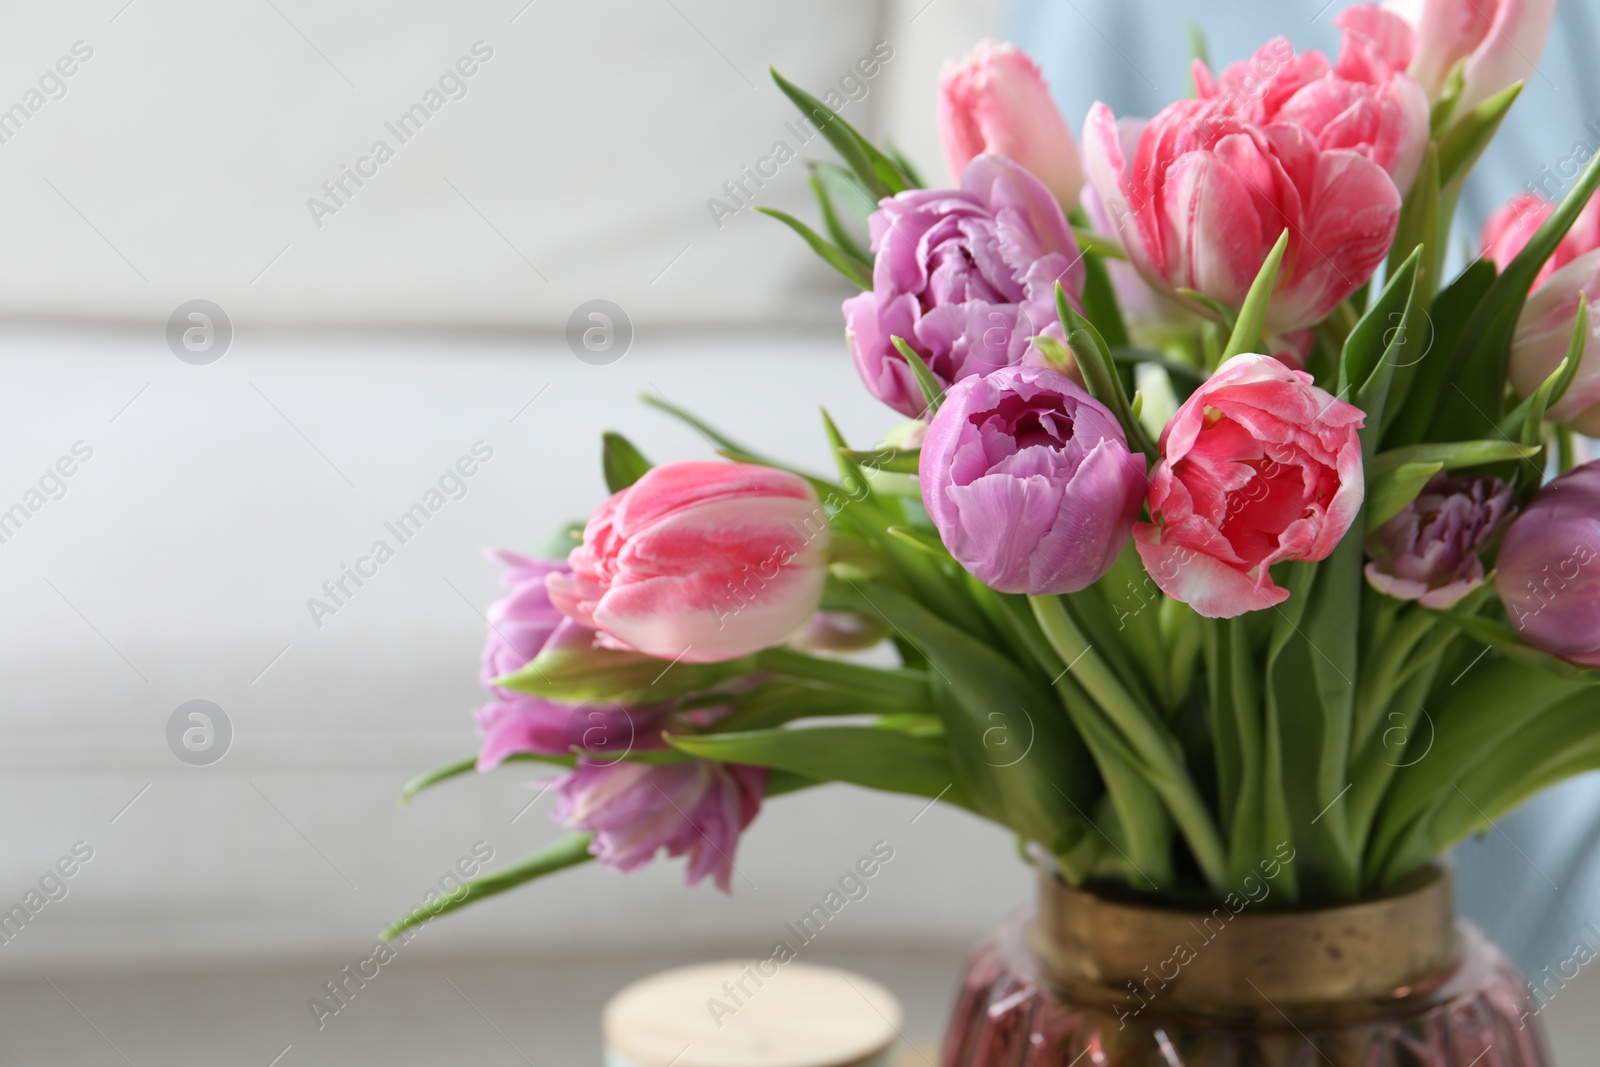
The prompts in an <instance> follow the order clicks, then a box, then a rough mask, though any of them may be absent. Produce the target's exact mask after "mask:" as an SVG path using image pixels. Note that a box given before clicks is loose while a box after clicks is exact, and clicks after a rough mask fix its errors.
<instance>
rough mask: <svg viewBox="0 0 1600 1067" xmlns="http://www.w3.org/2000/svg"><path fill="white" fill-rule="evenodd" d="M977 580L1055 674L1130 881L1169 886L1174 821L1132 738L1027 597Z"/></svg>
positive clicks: (1010, 627)
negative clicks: (1074, 670) (1107, 802)
mask: <svg viewBox="0 0 1600 1067" xmlns="http://www.w3.org/2000/svg"><path fill="white" fill-rule="evenodd" d="M972 583H973V585H974V586H978V587H980V588H982V589H984V590H985V592H986V593H987V596H984V595H982V594H978V595H979V599H980V601H981V602H983V603H984V604H985V606H986V608H987V609H988V610H990V611H991V612H992V613H993V614H994V616H995V617H996V625H997V626H999V627H1000V629H1002V630H1005V631H1006V632H1007V636H1008V637H1009V638H1012V639H1014V640H1016V641H1017V642H1018V643H1019V644H1020V645H1021V646H1022V648H1024V649H1025V650H1026V651H1027V653H1028V655H1029V656H1030V657H1031V658H1032V660H1033V661H1034V663H1035V664H1036V665H1037V666H1038V667H1039V668H1040V669H1042V670H1044V671H1045V672H1046V673H1047V674H1049V675H1050V677H1052V678H1054V679H1055V682H1054V685H1053V688H1054V689H1055V691H1056V698H1057V699H1058V700H1060V701H1061V706H1062V708H1063V709H1064V710H1065V711H1066V713H1067V717H1068V718H1069V719H1071V720H1072V725H1073V726H1074V727H1075V728H1076V729H1077V731H1078V733H1079V734H1080V735H1081V736H1082V737H1083V741H1084V744H1085V745H1086V746H1088V749H1089V754H1090V756H1091V757H1093V759H1094V762H1095V766H1096V767H1098V768H1099V769H1100V777H1101V778H1103V779H1104V780H1105V783H1106V793H1107V795H1108V796H1110V798H1111V806H1112V808H1113V809H1115V811H1116V813H1117V818H1118V820H1119V821H1120V823H1121V827H1122V836H1123V838H1124V839H1125V841H1124V843H1125V844H1126V845H1127V848H1128V850H1127V853H1126V854H1124V855H1123V857H1122V858H1123V859H1125V860H1126V861H1127V863H1128V867H1129V868H1130V870H1129V872H1128V881H1129V882H1130V883H1132V884H1135V885H1138V884H1140V883H1144V884H1145V888H1148V889H1156V890H1163V889H1170V888H1171V887H1172V884H1173V871H1172V849H1171V845H1170V840H1169V833H1170V823H1169V822H1168V820H1167V814H1166V812H1165V810H1163V809H1162V807H1161V799H1160V797H1159V796H1157V795H1156V792H1155V790H1154V789H1153V788H1151V786H1150V783H1149V782H1148V781H1147V780H1146V778H1145V776H1143V775H1141V774H1140V773H1139V760H1138V758H1137V757H1136V756H1135V755H1134V754H1133V753H1132V752H1130V751H1129V750H1128V747H1127V742H1125V741H1124V740H1123V739H1122V737H1121V735H1120V734H1118V732H1117V730H1116V728H1115V727H1114V726H1112V725H1111V723H1110V722H1108V721H1107V720H1106V717H1105V715H1104V714H1103V713H1102V712H1101V711H1100V709H1099V708H1098V707H1097V706H1096V705H1095V702H1094V701H1093V700H1090V699H1089V697H1088V696H1087V695H1086V694H1085V693H1084V691H1083V690H1082V689H1081V688H1080V687H1079V686H1078V685H1077V684H1076V683H1075V682H1074V681H1073V680H1072V679H1071V678H1069V677H1067V673H1068V672H1067V671H1066V669H1065V664H1064V663H1063V662H1062V660H1061V658H1060V656H1058V655H1057V654H1056V651H1055V649H1054V648H1053V647H1052V646H1051V644H1050V642H1049V640H1048V639H1047V638H1046V637H1045V635H1044V632H1043V631H1042V630H1041V629H1040V626H1039V622H1038V620H1037V619H1036V618H1035V617H1034V615H1033V613H1032V612H1031V611H1029V609H1028V603H1027V600H1026V599H1025V598H1024V597H1021V596H1017V595H1013V594H1009V593H997V592H995V591H994V590H992V589H989V588H988V587H987V586H979V583H978V581H977V579H976V578H974V579H972ZM974 592H975V593H976V589H975V590H974ZM1090 825H1091V826H1093V827H1094V830H1095V832H1096V833H1098V834H1099V835H1100V836H1101V837H1102V838H1104V839H1105V840H1106V841H1108V842H1110V843H1111V845H1112V847H1113V848H1115V849H1117V850H1118V851H1119V852H1120V851H1121V849H1122V846H1121V845H1118V844H1117V843H1116V842H1115V841H1113V840H1112V838H1111V836H1110V835H1109V834H1107V833H1106V832H1105V831H1104V830H1102V829H1101V828H1100V826H1099V824H1097V823H1095V822H1093V821H1090Z"/></svg>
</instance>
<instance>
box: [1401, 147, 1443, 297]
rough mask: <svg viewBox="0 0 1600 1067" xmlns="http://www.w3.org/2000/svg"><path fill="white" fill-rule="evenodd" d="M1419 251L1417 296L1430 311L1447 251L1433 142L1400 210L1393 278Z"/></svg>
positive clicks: (1437, 165) (1437, 161) (1436, 159)
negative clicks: (1441, 260) (1441, 234)
mask: <svg viewBox="0 0 1600 1067" xmlns="http://www.w3.org/2000/svg"><path fill="white" fill-rule="evenodd" d="M1419 248H1421V249H1424V253H1423V258H1422V264H1421V267H1420V268H1419V270H1418V274H1417V293H1418V299H1419V301H1420V302H1421V304H1422V306H1424V307H1427V306H1429V305H1431V304H1432V303H1433V295H1434V290H1435V288H1436V287H1437V286H1438V282H1439V278H1438V263H1439V256H1440V253H1441V252H1442V251H1443V249H1442V248H1441V247H1440V241H1439V146H1438V144H1437V143H1436V142H1433V141H1429V142H1428V150H1427V152H1426V153H1425V154H1424V155H1423V157H1422V169H1421V170H1419V171H1417V177H1416V179H1415V180H1414V181H1412V183H1411V191H1410V192H1409V193H1407V194H1406V199H1405V203H1404V204H1403V205H1402V206H1401V208H1400V226H1399V229H1398V230H1397V231H1396V232H1395V237H1394V244H1392V245H1390V246H1389V266H1388V271H1389V274H1390V276H1393V275H1394V273H1395V271H1397V270H1399V269H1400V264H1402V263H1404V262H1405V260H1406V258H1407V257H1409V256H1410V255H1411V253H1412V252H1413V251H1415V250H1416V249H1419Z"/></svg>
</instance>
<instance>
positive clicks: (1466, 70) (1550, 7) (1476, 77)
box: [1384, 0, 1556, 115]
mask: <svg viewBox="0 0 1600 1067" xmlns="http://www.w3.org/2000/svg"><path fill="white" fill-rule="evenodd" d="M1384 7H1385V8H1386V9H1387V10H1389V11H1392V12H1394V13H1395V14H1397V15H1399V16H1400V17H1401V18H1404V19H1405V20H1406V21H1407V22H1409V23H1410V24H1411V26H1412V27H1413V28H1414V29H1415V30H1416V32H1417V51H1416V54H1415V56H1413V57H1412V60H1411V66H1410V71H1411V75H1412V77H1414V78H1416V79H1417V80H1418V81H1419V82H1421V83H1422V87H1423V88H1424V89H1426V90H1427V91H1428V95H1429V96H1430V97H1432V98H1433V99H1436V100H1437V99H1438V98H1439V97H1440V96H1441V95H1443V94H1444V92H1445V89H1446V87H1447V86H1448V85H1449V82H1450V77H1451V72H1452V71H1454V70H1455V68H1456V65H1457V64H1461V77H1462V82H1461V95H1460V97H1459V98H1458V99H1457V101H1456V106H1455V113H1456V114H1457V115H1459V114H1461V113H1463V112H1465V111H1467V110H1469V109H1471V108H1474V107H1477V106H1478V105H1479V104H1481V103H1483V102H1484V101H1485V100H1487V99H1489V97H1491V96H1493V95H1495V94H1496V93H1498V92H1500V91H1501V90H1502V89H1506V88H1509V87H1510V86H1511V85H1512V84H1514V83H1515V82H1519V81H1526V80H1527V79H1528V78H1530V77H1531V76H1532V75H1533V71H1534V68H1535V67H1537V66H1538V64H1539V56H1540V54H1541V53H1543V52H1544V43H1545V39H1546V38H1548V37H1549V36H1550V27H1551V25H1552V24H1553V23H1554V22H1555V17H1556V0H1387V2H1386V3H1385V4H1384Z"/></svg>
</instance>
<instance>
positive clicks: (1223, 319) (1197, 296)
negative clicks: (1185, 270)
mask: <svg viewBox="0 0 1600 1067" xmlns="http://www.w3.org/2000/svg"><path fill="white" fill-rule="evenodd" d="M1177 294H1178V295H1179V296H1181V297H1183V298H1184V299H1185V300H1187V301H1189V302H1190V303H1191V304H1194V305H1196V306H1198V307H1199V308H1200V310H1201V311H1202V312H1203V313H1205V314H1208V315H1210V316H1211V317H1212V318H1213V319H1215V320H1217V321H1218V322H1220V323H1222V324H1223V325H1224V326H1226V327H1227V328H1228V331H1229V333H1232V332H1233V326H1234V323H1236V322H1237V321H1238V320H1239V315H1238V312H1236V311H1234V310H1233V309H1232V308H1231V307H1229V306H1228V305H1227V304H1224V303H1223V302H1222V301H1220V300H1218V299H1216V298H1215V297H1210V296H1207V295H1206V294H1204V293H1202V292H1200V291H1199V290H1198V289H1185V288H1183V287H1182V286H1179V287H1178V289H1177ZM1218 362H1221V361H1220V360H1218Z"/></svg>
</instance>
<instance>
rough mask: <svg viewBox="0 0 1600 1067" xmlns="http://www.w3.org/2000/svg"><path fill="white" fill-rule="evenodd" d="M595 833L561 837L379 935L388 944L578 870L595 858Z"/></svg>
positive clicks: (464, 886)
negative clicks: (526, 886) (499, 896)
mask: <svg viewBox="0 0 1600 1067" xmlns="http://www.w3.org/2000/svg"><path fill="white" fill-rule="evenodd" d="M593 838H594V835H593V834H588V833H573V834H567V835H566V836H565V837H561V838H558V839H557V840H556V841H555V842H554V843H552V844H550V845H549V846H547V847H546V848H544V849H543V850H542V851H539V852H536V853H534V854H533V855H532V856H529V857H528V858H527V859H525V860H522V861H521V862H519V863H513V864H511V865H510V866H509V867H502V868H500V869H499V870H497V871H494V872H493V873H491V874H486V875H484V876H483V877H482V878H475V879H473V880H472V881H470V882H466V883H464V884H463V885H460V886H458V887H457V888H456V889H455V890H453V891H451V892H450V893H448V894H447V895H445V896H443V897H440V898H439V900H438V902H436V903H434V904H432V905H428V904H424V905H423V906H422V907H420V908H418V909H417V910H415V911H413V912H412V913H411V914H410V915H407V916H406V917H405V918H403V919H401V920H400V921H399V922H397V923H395V924H394V925H393V926H391V927H389V928H388V929H387V930H385V931H384V932H383V933H382V934H380V935H379V937H380V939H381V940H384V941H389V940H391V939H393V938H394V937H395V936H396V935H397V934H400V933H401V932H402V931H404V930H406V929H407V928H409V927H412V926H419V925H421V924H422V923H425V922H427V921H428V920H429V919H435V918H438V917H439V916H440V915H446V914H448V913H450V912H452V911H455V910H457V909H458V908H464V907H466V906H467V905H468V904H475V903H477V902H478V901H480V900H484V899H486V898H488V897H492V896H494V895H495V894H496V893H504V892H505V891H506V890H508V889H515V888H516V887H517V886H519V885H523V884H525V883H527V882H531V881H533V880H534V879H536V878H543V877H544V876H545V875H547V874H554V873H555V872H556V871H562V870H566V869H567V868H568V867H576V866H578V865H579V864H580V863H587V862H588V861H590V860H592V859H594V857H593V856H592V855H591V854H590V853H589V842H590V841H592V840H593Z"/></svg>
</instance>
